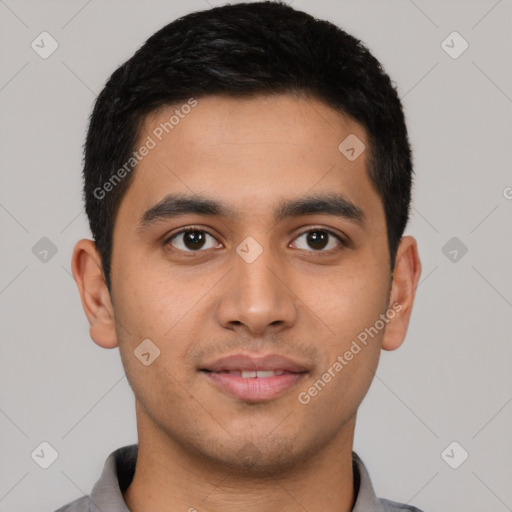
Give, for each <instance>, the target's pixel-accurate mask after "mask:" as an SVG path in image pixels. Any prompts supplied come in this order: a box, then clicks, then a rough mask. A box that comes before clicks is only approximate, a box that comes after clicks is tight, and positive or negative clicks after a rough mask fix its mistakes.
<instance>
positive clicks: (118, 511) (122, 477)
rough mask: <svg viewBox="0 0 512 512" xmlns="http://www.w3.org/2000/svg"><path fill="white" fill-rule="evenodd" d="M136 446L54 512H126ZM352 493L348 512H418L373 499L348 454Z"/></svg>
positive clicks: (360, 467) (118, 453)
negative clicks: (88, 488)
mask: <svg viewBox="0 0 512 512" xmlns="http://www.w3.org/2000/svg"><path fill="white" fill-rule="evenodd" d="M137 450H138V445H136V444H132V445H130V446H123V447H122V448H118V449H117V450H115V451H114V452H112V453H111V454H110V455H109V456H108V458H107V460H106V461H105V466H104V468H103V472H102V473H101V476H100V478H99V480H98V481H97V482H96V484H95V485H94V487H93V489H92V491H91V494H90V495H89V496H82V497H81V498H78V499H77V500H75V501H72V502H71V503H68V504H67V505H64V506H63V507H61V508H59V509H58V510H56V511H55V512H130V510H129V508H128V507H127V505H126V503H125V501H124V499H123V494H122V493H123V491H124V490H125V489H127V488H128V486H129V485H130V483H131V481H132V478H133V475H134V474H135V463H136V462H137ZM352 467H353V470H354V490H355V493H356V494H357V498H356V502H355V504H354V508H353V509H352V512H422V511H421V510H420V509H418V508H416V507H412V506H411V505H405V504H402V503H397V502H395V501H389V500H386V499H382V498H377V496H376V495H375V492H374V490H373V486H372V483H371V481H370V476H369V475H368V471H367V470H366V467H365V465H364V464H363V461H362V460H361V459H360V458H359V456H358V455H357V454H356V453H355V452H352Z"/></svg>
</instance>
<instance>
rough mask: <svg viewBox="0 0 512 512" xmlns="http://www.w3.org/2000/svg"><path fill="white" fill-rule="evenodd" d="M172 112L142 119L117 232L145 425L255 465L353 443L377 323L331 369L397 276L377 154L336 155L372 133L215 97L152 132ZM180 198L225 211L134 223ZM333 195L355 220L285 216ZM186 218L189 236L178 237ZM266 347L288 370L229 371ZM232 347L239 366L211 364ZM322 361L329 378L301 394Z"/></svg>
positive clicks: (278, 106) (126, 347) (193, 448)
mask: <svg viewBox="0 0 512 512" xmlns="http://www.w3.org/2000/svg"><path fill="white" fill-rule="evenodd" d="M175 108H178V109H179V106H178V107H173V108H168V109H165V110H162V111H160V112H159V113H154V114H153V115H151V116H149V117H148V118H147V119H146V124H145V127H144V131H143V132H142V133H141V134H140V138H139V144H138V145H137V148H138V147H140V145H142V144H144V143H145V142H146V141H147V137H148V136H150V137H151V138H152V139H153V140H154V142H156V147H154V148H153V149H151V150H150V151H149V154H148V155H147V156H145V157H144V158H143V159H142V161H141V162H140V163H139V164H138V166H137V169H136V171H134V172H135V175H134V176H133V178H134V179H133V182H132V183H131V185H130V187H129V189H128V191H127V193H126V195H125V197H124V198H123V200H122V202H121V205H120V208H119V211H118V215H117V217H116V222H115V228H114V241H113V255H112V301H113V310H114V317H115V322H116V333H117V339H118V341H119V347H120V353H121V356H122V361H123V364H124V367H125V370H126V372H127V376H128V380H129V382H130V385H131V386H132V388H133V390H134V393H135V396H136V399H137V402H138V403H137V412H138V422H139V429H143V430H145V431H146V432H151V433H152V435H154V436H161V437H162V436H165V438H166V439H167V440H168V442H171V443H175V444H176V446H180V447H182V448H185V449H188V450H190V452H191V453H195V454H197V455H199V456H202V457H206V458H207V459H211V460H215V461H217V462H221V463H225V464H227V465H231V466H234V467H237V466H239V467H240V468H243V467H244V463H245V464H246V465H247V464H249V465H252V468H253V470H255V469H258V468H259V469H261V470H262V471H264V470H265V469H269V468H275V467H279V466H280V465H281V466H283V467H284V466H286V465H291V464H296V463H297V462H298V461H300V460H303V459H304V458H305V457H307V456H309V455H311V454H312V453H315V452H317V451H318V450H320V449H321V448H325V447H326V446H327V445H328V444H332V445H333V446H341V444H343V443H346V444H347V445H348V444H351V442H352V431H353V426H354V422H355V414H356V411H357V407H358V406H359V404H360V402H361V400H362V399H363V397H364V395H365V394H366V392H367V390H368V388H369V386H370V383H371V380H372V377H373V372H374V371H375V369H376V366H377V363H378V358H379V353H380V349H381V342H382V335H383V332H384V329H381V330H379V332H378V334H376V335H374V336H373V337H368V342H367V344H366V345H363V344H362V343H358V344H359V346H360V347H361V350H360V351H359V352H358V353H357V354H355V355H354V356H353V358H351V360H349V361H347V360H346V359H344V360H345V361H346V364H343V365H342V369H341V370H339V368H340V367H339V366H336V368H337V369H338V371H333V367H334V366H335V365H334V363H335V362H336V361H339V359H338V356H342V357H343V355H344V354H345V353H346V352H347V351H349V350H350V347H351V346H352V342H353V340H355V339H357V336H358V335H359V334H360V333H361V332H363V331H364V330H365V329H367V328H369V327H371V326H374V325H375V323H376V321H377V320H378V319H379V316H380V315H381V314H383V313H386V310H387V308H388V298H389V290H390V283H391V280H390V265H389V254H388V250H387V235H386V223H385V216H384V211H383V206H382V202H381V199H380V198H379V196H378V195H377V193H376V192H375V190H374V189H373V187H372V185H371V182H370V179H369V177H368V174H367V170H366V162H367V155H366V153H365V152H363V153H362V154H361V155H360V156H359V157H358V158H356V159H355V160H353V161H351V160H350V159H348V158H347V156H346V154H348V155H350V151H349V152H348V153H345V154H344V153H342V152H341V151H340V150H339V149H338V147H339V145H340V143H341V142H342V141H344V139H346V137H347V136H349V135H351V134H354V135H355V136H356V137H357V138H358V139H359V140H360V141H362V142H363V143H364V144H365V145H366V147H368V142H367V136H366V132H365V130H364V129H363V128H362V126H361V125H359V124H358V123H356V122H355V121H354V120H352V119H350V118H348V117H345V116H342V115H341V114H339V113H337V112H336V111H334V110H332V109H331V108H329V107H328V106H326V105H324V104H323V103H321V102H319V101H317V100H313V99H308V100H305V99H299V98H297V97H293V96H291V95H281V96H277V97H263V96H260V97H257V98H253V99H234V98H221V97H214V96H210V97H206V98H201V99H199V100H198V103H197V106H195V107H194V108H192V109H191V112H190V113H189V114H187V115H186V116H184V117H183V118H182V119H180V121H179V123H178V124H176V125H175V126H174V128H173V129H172V131H171V130H170V131H169V134H165V132H164V133H163V135H164V136H162V137H161V139H162V140H159V139H158V138H157V137H156V136H155V133H160V132H161V130H160V131H158V130H157V131H156V132H155V131H154V130H155V129H157V128H158V126H160V125H161V123H165V122H167V121H168V120H169V118H170V116H171V115H172V114H173V112H174V110H175ZM349 140H350V139H349ZM176 194H180V195H182V196H190V197H192V198H195V199H197V198H198V197H200V198H203V199H208V200H211V201H215V202H219V203H222V204H223V205H224V206H226V207H227V208H229V209H230V210H231V214H230V215H228V216H226V217H219V216H217V215H207V214H201V213H182V214H181V215H180V216H170V215H168V216H166V215H163V216H162V215H158V214H157V215H153V216H148V215H146V220H147V222H145V223H144V225H143V227H142V226H141V222H140V221H141V218H142V217H143V216H144V213H145V212H146V211H148V210H149V209H150V208H152V207H154V206H155V205H157V204H158V203H159V202H161V201H162V200H163V199H164V198H165V197H166V196H168V195H176ZM334 195H336V196H342V197H343V198H344V199H345V200H346V201H348V202H350V203H352V204H353V205H354V206H355V207H356V208H357V209H359V210H360V211H361V212H362V216H360V218H359V220H358V219H357V218H356V217H355V216H354V215H350V214H349V213H350V212H349V211H348V210H347V209H345V212H346V213H345V214H343V213H342V212H339V211H338V212H337V213H336V212H326V211H325V210H323V209H320V211H318V213H314V214H311V213H310V214H306V213H305V212H304V211H302V213H300V212H299V213H297V211H295V212H288V213H291V214H290V215H286V216H282V218H280V219H278V220H276V218H275V216H276V212H277V208H278V206H280V205H282V204H283V203H284V202H291V201H296V200H299V199H302V200H304V201H307V200H308V198H311V197H312V196H315V198H318V197H319V196H331V197H332V196H334ZM161 210H162V209H160V214H161V213H162V211H161ZM167 211H168V212H169V211H170V209H169V208H168V209H167ZM153 213H154V212H153ZM190 226H193V227H194V229H195V234H194V233H191V234H189V235H188V236H187V234H186V233H185V234H183V233H182V230H183V229H184V228H186V227H190ZM180 232H181V234H180ZM329 233H332V234H329ZM173 235H175V236H174V237H173ZM336 235H338V236H339V237H340V239H337V238H336ZM171 237H173V238H172V239H171ZM146 339H149V340H151V342H152V343H153V344H154V345H155V346H156V347H158V349H159V350H160V356H159V357H158V358H156V359H155V360H154V361H153V362H152V363H151V364H149V365H147V366H146V365H144V364H142V362H141V361H140V360H139V358H137V357H136V356H135V355H134V350H135V349H137V347H138V346H139V345H140V344H141V342H142V341H143V340H146ZM146 343H147V342H146ZM267 355H276V356H283V357H286V358H288V360H289V361H288V363H289V364H288V363H286V364H288V371H286V372H285V373H284V374H283V375H275V374H271V373H265V374H263V373H262V374H259V375H260V376H259V377H256V378H253V377H249V378H246V377H247V375H253V374H245V373H244V376H242V375H237V374H236V370H237V368H235V367H236V366H237V365H238V366H240V367H241V366H244V367H245V370H248V369H249V367H250V366H251V364H253V365H254V369H257V368H256V367H257V366H258V364H257V362H258V358H261V357H263V356H267ZM227 356H241V359H238V360H234V361H233V360H231V361H229V360H228V361H224V362H220V363H218V364H215V363H216V362H218V360H219V359H221V358H224V357H227ZM145 357H146V359H147V358H148V357H150V356H145ZM255 361H256V362H255ZM267 362H268V361H267ZM286 364H285V363H284V362H283V361H279V360H277V362H274V363H272V361H271V360H270V362H269V364H268V365H267V366H266V367H265V368H264V369H265V370H270V369H272V368H268V366H272V365H273V366H275V368H273V369H274V370H277V373H281V371H282V370H283V369H284V368H283V367H284V366H286ZM340 364H341V363H340ZM294 365H295V366H294ZM329 368H331V379H330V381H329V382H327V383H325V382H324V384H325V385H324V386H321V385H318V384H317V393H315V392H311V393H310V392H308V390H309V389H310V388H311V387H312V386H314V384H315V382H317V381H318V380H319V379H321V378H322V375H323V374H324V373H325V372H327V371H328V370H329ZM238 369H240V368H238ZM207 370H209V371H207ZM227 370H230V371H233V372H235V373H227ZM290 370H293V371H290ZM270 375H274V376H270ZM249 379H250V381H249ZM267 379H268V380H267ZM301 393H302V394H301ZM299 397H302V399H299ZM307 397H309V399H308V398H307ZM305 402H307V403H305ZM142 435H143V433H142ZM244 461H245V462H244Z"/></svg>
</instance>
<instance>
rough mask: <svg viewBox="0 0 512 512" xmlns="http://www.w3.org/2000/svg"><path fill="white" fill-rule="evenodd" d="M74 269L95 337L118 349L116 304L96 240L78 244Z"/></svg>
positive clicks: (101, 344) (74, 256)
mask: <svg viewBox="0 0 512 512" xmlns="http://www.w3.org/2000/svg"><path fill="white" fill-rule="evenodd" d="M71 270H72V272H73V277H74V278H75V282H76V284H77V287H78V291H79V292H80V299H81V301H82V307H83V309H84V312H85V316H86V317H87V320H88V321H89V325H90V329H89V332H90V335H91V338H92V339H93V341H94V342H95V343H96V344H97V345H99V346H100V347H103V348H114V347H117V345H118V342H117V336H116V331H115V323H114V310H113V307H112V301H111V299H110V294H109V291H108V288H107V285H106V284H105V276H104V274H103V270H102V264H101V257H100V255H99V253H98V250H97V249H96V245H95V244H94V242H93V241H92V240H87V239H83V240H79V241H78V242H77V243H76V245H75V248H74V250H73V256H72V259H71Z"/></svg>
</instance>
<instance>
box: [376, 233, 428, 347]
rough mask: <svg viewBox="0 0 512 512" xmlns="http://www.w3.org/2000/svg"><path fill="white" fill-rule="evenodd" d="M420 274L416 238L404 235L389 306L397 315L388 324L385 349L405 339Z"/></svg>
mask: <svg viewBox="0 0 512 512" xmlns="http://www.w3.org/2000/svg"><path fill="white" fill-rule="evenodd" d="M420 275H421V262H420V258H419V255H418V247H417V243H416V240H415V239H414V238H413V237H412V236H404V237H402V239H401V241H400V245H399V247H398V251H397V254H396V259H395V268H394V270H393V281H392V286H391V294H390V300H389V308H393V309H394V310H395V316H394V317H393V318H392V319H391V320H390V321H389V323H388V324H387V325H386V331H385V333H384V338H383V341H382V349H383V350H396V349H397V348H398V347H400V345H401V344H402V343H403V341H404V339H405V335H406V334H407V328H408V326H409V320H410V318H411V312H412V306H413V303H414V297H415V294H416V288H417V286H418V282H419V279H420ZM393 305H395V306H393Z"/></svg>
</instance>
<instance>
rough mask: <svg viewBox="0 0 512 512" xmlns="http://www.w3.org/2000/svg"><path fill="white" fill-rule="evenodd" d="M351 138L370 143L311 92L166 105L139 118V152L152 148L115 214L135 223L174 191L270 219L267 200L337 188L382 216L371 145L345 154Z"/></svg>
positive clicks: (359, 128) (353, 124)
mask: <svg viewBox="0 0 512 512" xmlns="http://www.w3.org/2000/svg"><path fill="white" fill-rule="evenodd" d="M194 103H195V104H194ZM191 105H193V106H191ZM347 137H348V139H347ZM346 140H348V141H349V144H348V145H349V146H354V142H355V144H356V146H355V149H356V151H358V152H359V151H361V149H362V148H364V147H366V149H368V148H369V146H368V141H367V134H366V131H365V129H364V127H362V126H361V125H360V124H359V123H357V122H356V121H355V120H354V119H352V118H350V117H349V116H346V115H343V114H341V113H339V112H337V111H335V110H334V109H332V108H330V107H329V106H327V105H325V104H324V103H323V102H321V101H319V100H316V99H313V98H305V97H298V96H292V95H287V94H283V95H273V96H256V97H253V98H249V99H247V98H233V97H225V96H207V97H204V98H198V99H197V100H194V101H193V102H191V101H188V102H187V101H184V102H183V103H181V104H176V105H173V106H172V107H171V106H169V107H165V108H161V109H159V110H158V111H155V112H153V113H151V114H149V115H148V116H147V117H146V119H145V122H144V123H143V125H142V128H141V131H140V133H139V138H138V142H137V145H136V148H135V149H137V148H140V147H143V146H147V147H151V149H149V151H147V152H145V153H146V154H145V156H144V157H142V158H141V159H140V161H139V163H138V164H137V167H136V170H135V171H134V172H135V175H134V176H133V180H132V183H131V185H130V187H129V188H128V191H127V193H126V196H125V197H124V199H123V201H122V202H121V205H120V209H119V212H118V217H120V218H125V217H126V219H125V220H127V221H128V217H129V218H130V219H131V222H134V221H135V215H136V214H139V215H140V214H141V213H142V212H143V211H145V210H147V209H148V208H150V207H152V206H154V205H155V204H157V203H158V202H159V201H161V200H162V199H163V198H164V197H165V196H166V195H168V194H171V193H186V194H187V195H200V196H203V197H210V198H211V197H218V198H219V199H222V200H223V202H224V203H226V204H229V205H231V206H232V210H234V211H236V212H237V213H238V214H239V216H238V218H240V219H241V218H243V216H244V215H245V216H246V218H251V216H252V217H254V215H255V214H256V213H258V214H261V215H265V214H266V213H268V216H269V217H270V216H271V214H273V212H271V210H269V207H271V205H273V204H277V203H278V202H279V201H282V200H283V199H284V198H287V199H288V198H298V197H301V196H304V195H307V194H310V193H311V194H321V193H340V194H343V195H344V196H345V197H347V199H349V200H350V201H352V202H353V203H354V204H357V205H365V206H364V209H365V213H367V214H368V215H369V216H370V217H371V216H372V214H373V215H377V216H378V215H383V210H382V205H381V201H380V198H379V197H378V195H377V194H376V192H375V190H374V189H373V186H372V184H371V182H370V180H369V177H368V174H367V170H366V163H367V151H366V150H363V151H362V153H361V154H360V155H359V156H358V157H357V158H356V159H350V158H347V155H346V153H344V150H345V149H346V146H347V144H346V143H344V141H346ZM340 144H341V145H342V146H341V150H340ZM349 155H350V153H349ZM366 210H368V211H366ZM125 214H127V215H125Z"/></svg>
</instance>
